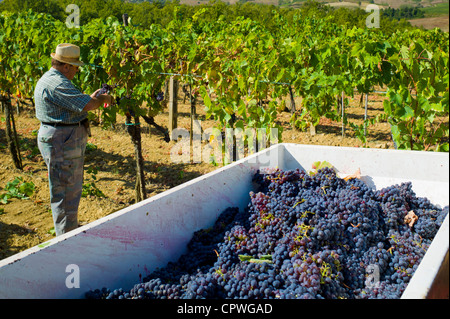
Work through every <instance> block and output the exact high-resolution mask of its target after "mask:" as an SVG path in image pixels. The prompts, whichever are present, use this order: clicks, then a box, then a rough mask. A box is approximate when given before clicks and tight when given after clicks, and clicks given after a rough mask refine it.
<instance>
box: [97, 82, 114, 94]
mask: <svg viewBox="0 0 450 319" xmlns="http://www.w3.org/2000/svg"><path fill="white" fill-rule="evenodd" d="M112 89H113V88H112V86H110V85H108V84H106V83H103V84H102V87H101V89H100V91H98V93H97V95H96V97H97V96H100V95H102V94H109V93H110V92H111V91H112Z"/></svg>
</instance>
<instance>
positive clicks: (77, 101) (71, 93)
mask: <svg viewBox="0 0 450 319" xmlns="http://www.w3.org/2000/svg"><path fill="white" fill-rule="evenodd" d="M90 100H91V97H90V96H89V95H87V94H83V93H81V92H80V91H79V90H78V89H77V88H75V87H74V86H73V85H70V86H69V85H59V86H57V87H56V88H55V90H54V91H53V101H54V103H55V104H57V105H59V106H60V107H62V108H65V109H68V110H70V111H72V112H81V111H83V109H84V107H85V106H86V104H87V103H88V102H89V101H90Z"/></svg>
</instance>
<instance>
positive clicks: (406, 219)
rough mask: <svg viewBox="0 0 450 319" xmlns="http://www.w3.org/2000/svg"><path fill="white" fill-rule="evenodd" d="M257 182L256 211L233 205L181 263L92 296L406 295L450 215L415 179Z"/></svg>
mask: <svg viewBox="0 0 450 319" xmlns="http://www.w3.org/2000/svg"><path fill="white" fill-rule="evenodd" d="M253 180H254V182H255V183H256V184H257V185H259V189H258V190H257V192H256V193H254V192H251V193H250V199H251V200H250V203H249V205H248V209H246V210H245V211H239V210H238V209H237V208H228V209H226V210H225V211H224V212H223V213H222V214H221V216H220V217H219V218H218V220H217V221H216V223H215V225H214V226H213V227H212V228H210V229H205V230H200V231H198V232H196V233H195V234H194V236H193V238H192V240H191V241H190V242H189V244H188V251H187V253H186V254H185V255H183V256H181V258H180V259H179V260H178V261H177V262H173V263H172V262H171V263H169V264H168V265H167V266H166V267H164V268H162V269H158V270H156V271H155V272H153V273H152V274H151V275H150V276H148V277H147V278H145V279H144V280H143V282H142V283H138V284H135V285H134V287H133V288H132V289H131V290H130V291H124V290H123V289H114V290H109V289H107V288H103V289H101V290H99V289H97V290H95V291H90V292H88V293H87V294H86V297H87V298H107V299H111V298H114V299H115V298H119V299H122V298H140V299H141V298H150V299H158V298H168V299H171V298H189V299H191V298H243V299H247V298H249V299H252V298H266V299H290V298H300V299H310V298H315V299H316V298H320V299H322V298H325V299H336V298H349V299H353V298H400V297H401V295H402V293H403V291H404V290H405V288H406V286H407V285H408V283H409V281H410V278H411V277H412V275H413V274H414V271H415V270H416V268H417V266H418V265H419V263H420V261H421V260H422V258H423V256H424V255H425V252H426V250H427V249H428V247H429V245H430V243H431V241H432V239H433V238H434V236H435V235H436V233H437V231H438V229H439V227H440V225H441V224H442V222H443V220H444V218H445V216H446V215H447V214H448V206H446V207H445V208H444V209H440V208H438V207H435V206H434V205H432V204H431V203H430V202H429V201H428V200H427V199H426V198H419V197H417V196H416V195H415V193H414V192H413V191H412V188H411V186H412V185H411V183H403V184H401V185H393V186H390V187H387V188H384V189H381V190H373V189H371V188H369V187H367V186H366V184H364V182H362V181H361V180H359V179H357V178H350V179H341V178H339V177H338V176H337V175H336V173H335V171H334V170H333V169H331V168H323V169H320V170H318V171H316V172H312V173H309V174H308V173H307V172H305V171H301V170H291V171H281V170H276V171H273V172H270V173H268V172H266V173H260V172H258V173H257V174H256V175H255V176H254V179H253Z"/></svg>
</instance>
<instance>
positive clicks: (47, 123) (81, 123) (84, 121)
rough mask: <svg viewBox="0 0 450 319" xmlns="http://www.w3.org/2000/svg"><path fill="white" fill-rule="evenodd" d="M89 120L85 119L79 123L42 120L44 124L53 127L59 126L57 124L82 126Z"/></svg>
mask: <svg viewBox="0 0 450 319" xmlns="http://www.w3.org/2000/svg"><path fill="white" fill-rule="evenodd" d="M87 121H88V119H84V120H82V121H81V122H77V123H70V124H69V123H49V122H41V123H42V124H44V125H49V126H53V127H57V126H82V125H84V124H85V123H86V122H87Z"/></svg>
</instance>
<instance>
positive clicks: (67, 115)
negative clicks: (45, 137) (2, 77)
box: [34, 68, 91, 124]
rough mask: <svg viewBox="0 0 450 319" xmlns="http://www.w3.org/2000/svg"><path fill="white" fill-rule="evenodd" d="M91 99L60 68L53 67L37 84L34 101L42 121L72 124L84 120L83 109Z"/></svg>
mask: <svg viewBox="0 0 450 319" xmlns="http://www.w3.org/2000/svg"><path fill="white" fill-rule="evenodd" d="M90 100H91V97H90V96H89V95H87V94H83V93H81V92H80V90H78V89H77V88H76V87H75V86H74V85H73V84H72V82H71V81H70V80H69V79H68V78H66V77H65V76H64V75H63V74H62V73H61V72H59V71H58V70H56V69H54V68H51V69H50V70H49V71H47V72H46V73H45V74H44V75H43V76H42V78H40V79H39V81H38V82H37V84H36V88H35V90H34V102H35V105H36V117H37V119H38V120H39V121H41V122H47V123H65V124H72V123H77V122H80V121H82V120H84V119H85V118H86V117H87V112H86V111H83V109H84V107H85V106H86V104H87V103H88V102H89V101H90Z"/></svg>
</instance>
